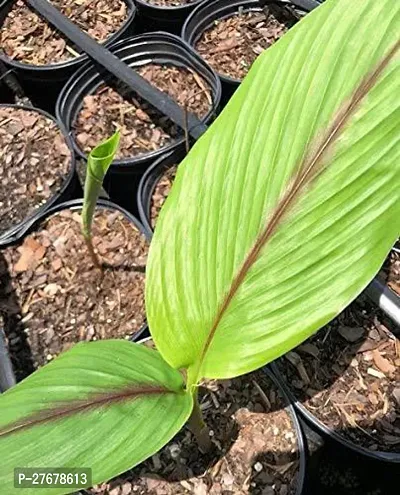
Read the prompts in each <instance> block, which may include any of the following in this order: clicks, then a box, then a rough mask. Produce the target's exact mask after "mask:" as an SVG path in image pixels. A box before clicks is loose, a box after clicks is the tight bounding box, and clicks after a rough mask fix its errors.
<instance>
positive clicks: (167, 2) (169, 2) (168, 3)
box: [144, 0, 197, 7]
mask: <svg viewBox="0 0 400 495" xmlns="http://www.w3.org/2000/svg"><path fill="white" fill-rule="evenodd" d="M144 1H145V2H146V3H148V4H150V5H157V6H158V7H181V6H182V5H188V4H191V3H194V2H197V0H144Z"/></svg>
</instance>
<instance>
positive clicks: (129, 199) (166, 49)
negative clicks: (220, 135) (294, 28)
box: [56, 33, 221, 214]
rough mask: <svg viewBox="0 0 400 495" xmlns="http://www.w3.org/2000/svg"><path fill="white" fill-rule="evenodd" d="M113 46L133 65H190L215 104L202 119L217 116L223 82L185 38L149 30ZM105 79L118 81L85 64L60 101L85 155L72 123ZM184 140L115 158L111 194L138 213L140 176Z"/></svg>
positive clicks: (59, 109)
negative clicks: (208, 90)
mask: <svg viewBox="0 0 400 495" xmlns="http://www.w3.org/2000/svg"><path fill="white" fill-rule="evenodd" d="M110 50H111V51H112V52H113V53H114V54H116V55H117V56H118V57H119V58H121V59H122V60H123V61H124V62H126V63H127V64H128V65H129V66H131V67H138V66H141V65H145V64H148V63H149V62H156V63H160V64H172V65H175V66H178V67H190V68H191V69H192V70H194V71H196V72H197V73H198V74H200V75H201V76H202V77H203V78H204V79H205V80H206V81H207V82H208V83H209V85H210V87H211V90H212V94H213V101H214V106H213V108H212V109H211V110H210V111H209V113H208V114H207V115H206V116H205V118H204V119H203V122H205V123H208V122H210V121H211V120H212V119H213V117H214V116H215V114H216V112H217V109H218V106H219V102H220V98H221V84H220V82H219V79H218V77H217V75H216V74H215V72H214V71H213V70H212V69H210V67H209V66H208V65H207V64H206V63H205V62H204V61H203V60H202V59H201V58H200V57H199V56H198V55H197V54H196V53H195V52H194V51H193V50H192V49H191V48H190V47H188V46H187V45H186V44H185V43H184V42H183V41H182V40H180V39H179V38H178V37H177V36H174V35H172V34H168V33H148V34H144V35H140V36H135V37H133V38H129V39H127V40H124V41H121V42H119V43H116V44H115V45H113V46H112V47H110ZM104 83H108V84H110V85H113V86H116V87H117V88H120V90H121V91H122V92H123V91H124V88H121V87H120V85H119V84H115V81H114V79H113V78H112V77H111V76H110V75H109V74H108V73H107V72H106V71H105V70H102V69H100V68H99V67H97V66H95V65H94V64H86V65H85V66H84V67H82V68H81V69H80V70H79V71H78V72H77V73H76V74H74V76H73V77H71V79H70V80H69V81H68V83H67V84H66V86H65V87H64V89H63V91H62V93H61V95H60V97H59V99H58V101H57V108H56V113H57V117H58V118H59V119H60V120H61V121H62V122H63V123H64V125H65V126H66V128H67V130H68V132H69V133H70V135H71V137H72V140H73V142H74V147H75V150H76V153H77V154H78V155H79V156H80V157H81V158H83V159H86V155H85V153H84V152H83V151H82V150H81V149H80V148H79V146H78V144H77V143H76V140H75V139H74V136H73V134H72V130H73V125H74V122H75V119H76V117H77V114H78V112H79V111H80V109H81V107H82V102H83V98H84V97H85V96H86V95H88V94H91V93H93V92H95V91H96V89H97V88H98V87H99V86H100V85H101V84H104ZM183 142H184V137H183V136H182V138H180V139H177V140H176V141H175V142H174V143H172V144H170V145H169V146H165V147H163V148H160V149H159V150H157V151H153V152H150V153H144V154H142V155H139V156H136V157H132V158H129V159H123V160H116V161H115V162H114V163H113V164H112V165H111V167H110V169H109V172H108V174H107V176H106V179H105V182H104V188H105V190H106V191H107V194H108V195H109V196H110V198H111V199H112V200H113V201H114V202H115V203H118V204H120V205H122V206H123V207H124V208H126V209H127V210H129V211H131V212H133V213H134V214H137V204H136V194H137V187H138V184H139V181H140V178H141V176H142V175H143V173H144V172H145V171H146V170H147V168H148V167H149V166H150V165H151V164H152V163H153V162H154V161H155V160H156V159H158V158H159V157H160V156H161V155H163V154H164V153H166V152H168V151H172V150H174V149H176V148H178V147H179V146H181V145H182V143H183Z"/></svg>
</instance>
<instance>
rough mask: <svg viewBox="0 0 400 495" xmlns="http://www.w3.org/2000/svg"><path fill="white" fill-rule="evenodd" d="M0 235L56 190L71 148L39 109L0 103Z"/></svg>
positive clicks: (69, 157)
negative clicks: (2, 105) (25, 108)
mask: <svg viewBox="0 0 400 495" xmlns="http://www.w3.org/2000/svg"><path fill="white" fill-rule="evenodd" d="M0 150H1V153H0V177H1V188H0V235H1V234H3V233H4V232H5V231H6V230H8V229H9V228H11V227H13V226H15V225H17V224H18V223H20V222H21V221H23V220H24V219H25V218H26V217H28V216H29V215H31V214H32V213H33V212H34V211H35V209H37V208H39V207H40V206H42V205H43V204H44V203H46V201H47V200H48V199H50V198H51V197H52V196H53V195H54V194H55V193H57V192H58V191H59V190H60V189H61V187H62V186H63V184H64V183H65V179H66V177H67V175H68V173H69V169H70V164H71V151H70V149H69V148H68V146H67V143H66V141H65V138H64V136H63V134H62V133H61V131H60V130H59V128H58V127H57V124H56V123H55V122H54V121H53V120H51V119H48V118H47V117H45V116H44V115H42V114H41V113H39V112H35V111H31V110H23V109H20V108H12V107H0Z"/></svg>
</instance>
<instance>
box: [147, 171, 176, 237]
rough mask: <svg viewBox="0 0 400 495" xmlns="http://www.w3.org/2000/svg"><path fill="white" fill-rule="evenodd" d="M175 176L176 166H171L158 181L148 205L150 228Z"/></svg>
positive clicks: (153, 224)
mask: <svg viewBox="0 0 400 495" xmlns="http://www.w3.org/2000/svg"><path fill="white" fill-rule="evenodd" d="M175 175H176V165H172V166H171V168H169V169H168V170H166V171H165V173H164V174H163V175H162V176H161V177H160V179H159V180H158V182H157V184H156V187H155V188H154V192H153V194H152V196H151V204H150V217H151V226H152V227H153V229H154V227H155V225H156V222H157V219H158V215H159V214H160V211H161V208H162V207H163V205H164V203H165V200H166V199H167V197H168V194H169V192H170V190H171V187H172V184H173V182H174V179H175Z"/></svg>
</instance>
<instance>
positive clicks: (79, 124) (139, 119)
mask: <svg viewBox="0 0 400 495" xmlns="http://www.w3.org/2000/svg"><path fill="white" fill-rule="evenodd" d="M137 71H138V73H139V74H140V75H141V76H142V77H144V78H145V79H146V80H148V81H149V82H151V83H152V84H153V85H154V86H155V87H156V88H158V89H159V90H161V91H164V92H165V93H167V94H168V95H169V96H170V97H171V98H173V99H174V100H175V101H176V102H177V103H178V104H179V105H180V106H181V107H182V113H184V108H185V107H187V109H188V111H190V112H193V113H194V114H196V115H197V116H198V117H199V118H202V117H204V116H205V115H206V114H207V113H208V111H209V110H210V108H211V106H212V103H213V102H212V93H211V88H210V87H209V85H208V83H207V82H206V81H205V80H204V79H203V78H202V77H201V76H199V75H198V74H196V73H195V72H193V71H192V70H189V69H185V68H182V67H179V68H178V67H174V66H170V65H159V64H147V65H145V66H142V67H140V68H139V69H137ZM121 93H122V94H121ZM116 128H119V129H120V130H121V141H120V146H119V150H118V153H117V158H120V159H121V158H131V157H133V156H137V155H140V154H142V153H146V152H150V151H156V150H158V149H160V148H162V147H164V146H167V145H168V144H171V143H172V142H173V141H174V140H176V139H177V138H178V137H181V136H182V131H181V130H180V129H179V128H178V127H177V126H176V125H175V124H174V123H173V122H171V121H170V120H169V119H168V118H167V117H166V116H163V115H161V114H160V113H159V112H158V110H156V109H155V108H153V107H152V106H150V105H149V104H148V103H146V102H144V101H143V100H142V99H141V98H139V97H135V96H133V95H132V94H129V95H128V94H124V92H123V91H121V92H117V91H116V90H115V89H113V88H111V87H110V86H104V85H103V86H101V87H100V88H99V89H97V90H96V92H95V93H94V94H92V95H87V96H85V98H84V101H83V106H82V109H81V111H80V112H79V114H78V116H77V119H76V122H75V123H74V133H75V136H76V140H77V143H78V145H79V146H80V148H81V149H82V150H83V151H84V152H89V151H90V150H91V149H92V148H93V147H94V146H95V145H96V144H97V143H98V142H99V141H100V140H102V139H105V138H107V137H109V136H110V135H111V134H113V133H114V132H115V130H116Z"/></svg>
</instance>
